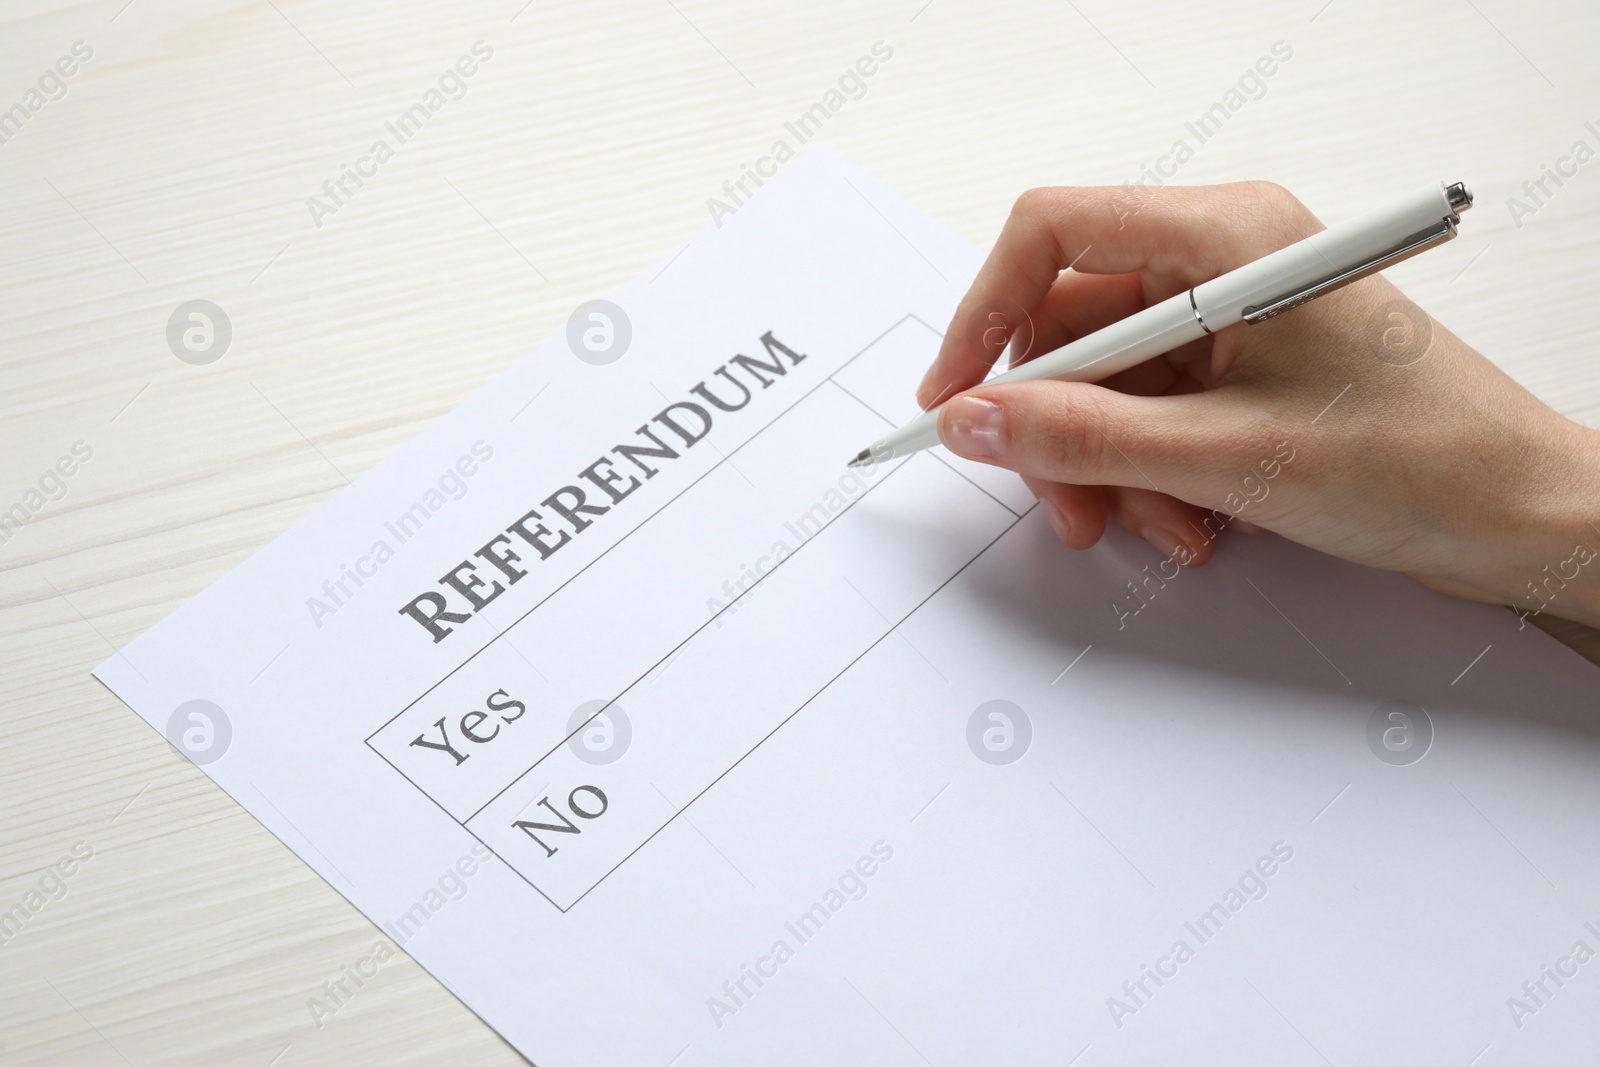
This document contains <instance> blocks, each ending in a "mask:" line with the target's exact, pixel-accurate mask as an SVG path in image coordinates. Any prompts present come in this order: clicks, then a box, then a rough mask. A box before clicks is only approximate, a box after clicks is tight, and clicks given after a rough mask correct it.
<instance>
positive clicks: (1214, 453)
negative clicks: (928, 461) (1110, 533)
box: [938, 381, 1261, 507]
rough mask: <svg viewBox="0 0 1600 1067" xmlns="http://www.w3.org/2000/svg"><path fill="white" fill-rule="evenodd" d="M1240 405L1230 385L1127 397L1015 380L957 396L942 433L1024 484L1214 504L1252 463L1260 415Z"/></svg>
mask: <svg viewBox="0 0 1600 1067" xmlns="http://www.w3.org/2000/svg"><path fill="white" fill-rule="evenodd" d="M1241 403H1242V402H1241ZM1236 406H1237V405H1236V404H1235V403H1234V402H1233V401H1232V400H1231V398H1230V397H1229V395H1228V394H1227V390H1226V389H1217V390H1210V391H1208V392H1205V393H1184V394H1179V395H1173V396H1131V395H1128V394H1126V393H1121V392H1117V391H1115V390H1111V389H1106V388H1102V387H1100V386H1097V385H1090V384H1087V383H1084V382H1056V381H1035V382H1015V383H1011V384H1007V385H987V386H979V387H978V388H977V389H974V390H972V391H971V392H968V393H964V394H962V395H960V396H957V397H955V398H954V399H952V400H951V401H950V402H948V403H947V404H945V406H944V408H943V409H942V411H941V412H940V417H939V424H938V429H939V437H940V439H941V440H942V441H943V442H944V444H945V445H946V446H947V447H948V448H949V449H950V450H951V451H952V452H954V453H956V454H957V455H959V456H965V457H966V458H968V459H975V460H979V461H981V462H985V463H992V464H994V465H996V466H1001V467H1007V468H1009V469H1011V470H1014V471H1016V472H1017V473H1019V474H1021V475H1023V476H1024V477H1027V478H1033V479H1037V480H1041V481H1048V482H1068V483H1072V484H1075V485H1122V486H1129V487H1133V488H1139V489H1151V490H1154V491H1156V492H1158V493H1166V494H1168V495H1171V496H1175V497H1178V498H1180V499H1183V500H1187V501H1189V502H1190V503H1193V504H1197V505H1199V506H1202V507H1214V506H1217V505H1218V504H1219V502H1220V501H1221V499H1222V497H1223V496H1224V495H1225V493H1226V492H1227V487H1228V482H1229V475H1230V473H1232V472H1233V471H1234V470H1235V469H1236V468H1237V467H1239V466H1240V465H1241V464H1246V463H1247V462H1248V459H1247V457H1248V455H1249V441H1250V439H1251V427H1252V426H1253V425H1254V424H1255V423H1256V422H1258V421H1259V420H1260V418H1261V416H1260V415H1259V414H1254V413H1251V412H1249V411H1246V410H1239V411H1236V410H1234V409H1235V407H1236ZM1241 457H1246V458H1241Z"/></svg>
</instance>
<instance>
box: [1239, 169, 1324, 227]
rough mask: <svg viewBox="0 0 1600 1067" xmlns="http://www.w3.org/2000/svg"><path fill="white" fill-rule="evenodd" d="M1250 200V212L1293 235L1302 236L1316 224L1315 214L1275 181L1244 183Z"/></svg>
mask: <svg viewBox="0 0 1600 1067" xmlns="http://www.w3.org/2000/svg"><path fill="white" fill-rule="evenodd" d="M1244 188H1245V191H1246V192H1247V194H1248V197H1249V200H1250V201H1251V204H1250V209H1251V213H1252V214H1255V215H1258V216H1259V217H1261V218H1263V219H1266V220H1269V221H1270V222H1271V223H1272V224H1273V225H1275V226H1277V227H1280V228H1282V229H1283V230H1285V231H1286V232H1288V233H1291V234H1293V235H1295V236H1297V237H1298V236H1303V235H1304V234H1306V233H1309V232H1310V231H1311V230H1312V229H1313V228H1314V227H1315V226H1316V216H1314V215H1313V214H1312V213H1311V210H1310V209H1309V208H1307V207H1306V206H1305V204H1303V203H1301V202H1300V198H1299V197H1297V196H1295V195H1294V194H1293V193H1292V192H1290V191H1289V190H1288V189H1286V188H1284V187H1283V186H1281V185H1279V184H1278V183H1277V182H1270V181H1259V180H1258V181H1250V182H1245V183H1244Z"/></svg>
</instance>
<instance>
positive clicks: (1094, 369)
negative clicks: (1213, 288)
mask: <svg viewBox="0 0 1600 1067" xmlns="http://www.w3.org/2000/svg"><path fill="white" fill-rule="evenodd" d="M1205 332H1206V331H1205V328H1204V327H1202V326H1201V325H1200V320H1199V319H1198V318H1197V317H1196V316H1195V310H1194V307H1193V305H1191V304H1190V303H1189V294H1188V292H1187V291H1185V292H1182V293H1179V294H1178V295H1177V296H1174V297H1171V298H1169V299H1167V300H1163V301H1161V303H1159V304H1152V305H1150V306H1149V307H1147V308H1145V309H1144V310H1143V311H1137V312H1134V313H1133V314H1132V315H1129V316H1128V317H1127V318H1125V319H1119V320H1117V321H1116V322H1113V323H1112V324H1111V325H1109V326H1107V327H1106V328H1105V329H1102V330H1096V331H1095V332H1094V333H1092V334H1090V335H1089V336H1087V337H1080V338H1078V340H1076V341H1073V342H1072V343H1070V344H1067V345H1063V346H1062V347H1060V348H1058V349H1056V350H1054V351H1053V352H1049V353H1046V354H1045V355H1042V356H1040V357H1039V358H1037V359H1034V360H1030V361H1029V362H1027V363H1024V364H1022V365H1021V366H1020V367H1015V368H1013V369H1011V370H1008V371H1006V372H1005V373H1004V374H1000V375H997V376H995V377H994V378H991V379H989V381H988V382H986V383H985V384H986V385H987V384H1000V383H1002V382H1026V381H1038V380H1039V379H1042V378H1050V379H1054V380H1055V381H1059V382H1097V381H1099V380H1100V379H1102V378H1108V377H1110V376H1111V375H1113V374H1115V373H1117V372H1118V371H1121V370H1127V369H1128V368H1129V367H1132V366H1136V365H1138V364H1140V363H1143V362H1144V361H1145V360H1147V359H1153V358H1154V357H1156V356H1159V355H1162V354H1164V353H1167V352H1171V351H1172V350H1173V349H1174V348H1177V347H1178V346H1179V345H1184V344H1188V343H1189V342H1190V341H1194V340H1197V339H1199V338H1201V337H1204V336H1205Z"/></svg>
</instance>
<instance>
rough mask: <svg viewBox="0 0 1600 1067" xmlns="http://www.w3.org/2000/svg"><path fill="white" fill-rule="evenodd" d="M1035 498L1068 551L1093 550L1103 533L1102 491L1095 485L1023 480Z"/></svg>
mask: <svg viewBox="0 0 1600 1067" xmlns="http://www.w3.org/2000/svg"><path fill="white" fill-rule="evenodd" d="M1022 481H1023V483H1024V484H1026V485H1027V487H1028V489H1029V490H1030V491H1032V493H1033V495H1034V496H1036V497H1038V498H1039V503H1040V505H1042V507H1043V509H1044V514H1045V518H1046V519H1047V520H1048V521H1049V523H1050V528H1051V529H1052V530H1054V531H1055V532H1056V536H1057V537H1059V538H1061V541H1062V543H1063V544H1065V545H1066V546H1067V547H1069V548H1078V549H1083V548H1093V547H1094V545H1095V544H1096V543H1097V542H1098V541H1099V540H1100V537H1101V535H1102V534H1104V533H1105V532H1106V492H1105V490H1104V489H1103V488H1101V487H1100V486H1098V485H1068V484H1065V483H1063V482H1047V481H1043V480H1041V479H1038V478H1024V479H1022Z"/></svg>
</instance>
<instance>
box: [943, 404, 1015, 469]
mask: <svg viewBox="0 0 1600 1067" xmlns="http://www.w3.org/2000/svg"><path fill="white" fill-rule="evenodd" d="M939 426H940V431H941V432H940V437H941V438H942V439H943V440H944V443H945V447H947V448H949V449H950V451H952V452H954V453H955V454H956V455H958V456H966V457H967V458H968V459H995V458H997V457H998V456H999V455H1000V453H1001V452H1002V451H1004V449H1005V413H1004V412H1002V411H1001V410H1000V405H999V404H996V403H995V402H994V401H992V400H984V399H983V398H982V397H976V396H958V397H956V398H955V399H954V400H951V401H950V402H949V403H947V404H945V406H944V415H943V416H942V417H941V418H940V419H939Z"/></svg>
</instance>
